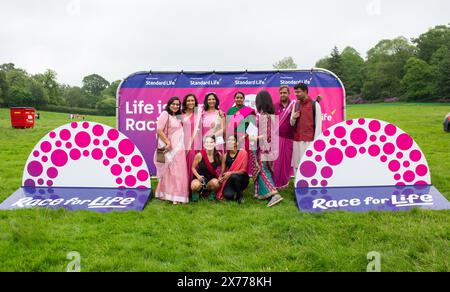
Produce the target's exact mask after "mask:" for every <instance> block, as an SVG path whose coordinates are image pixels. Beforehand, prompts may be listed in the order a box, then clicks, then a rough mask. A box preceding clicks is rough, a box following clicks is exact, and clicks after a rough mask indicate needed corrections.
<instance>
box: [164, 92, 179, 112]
mask: <svg viewBox="0 0 450 292" xmlns="http://www.w3.org/2000/svg"><path fill="white" fill-rule="evenodd" d="M177 100H178V101H179V102H180V108H179V109H178V111H177V112H176V113H174V112H172V110H171V109H170V106H171V105H172V103H174V102H175V101H177ZM166 111H167V112H168V113H169V115H171V116H179V115H181V100H180V98H179V97H177V96H174V97H172V98H171V99H169V101H168V102H167V105H166Z"/></svg>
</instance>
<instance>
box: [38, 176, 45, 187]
mask: <svg viewBox="0 0 450 292" xmlns="http://www.w3.org/2000/svg"><path fill="white" fill-rule="evenodd" d="M37 182H38V185H40V186H42V185H43V184H44V180H43V179H42V178H40V179H38V181H37Z"/></svg>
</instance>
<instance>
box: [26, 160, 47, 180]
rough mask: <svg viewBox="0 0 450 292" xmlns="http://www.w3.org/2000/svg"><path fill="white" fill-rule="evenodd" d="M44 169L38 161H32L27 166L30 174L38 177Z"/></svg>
mask: <svg viewBox="0 0 450 292" xmlns="http://www.w3.org/2000/svg"><path fill="white" fill-rule="evenodd" d="M43 170H44V168H43V166H42V164H41V163H40V162H39V161H32V162H30V163H29V164H28V166H27V171H28V173H29V174H30V175H31V176H34V177H38V176H40V175H41V174H42V171H43Z"/></svg>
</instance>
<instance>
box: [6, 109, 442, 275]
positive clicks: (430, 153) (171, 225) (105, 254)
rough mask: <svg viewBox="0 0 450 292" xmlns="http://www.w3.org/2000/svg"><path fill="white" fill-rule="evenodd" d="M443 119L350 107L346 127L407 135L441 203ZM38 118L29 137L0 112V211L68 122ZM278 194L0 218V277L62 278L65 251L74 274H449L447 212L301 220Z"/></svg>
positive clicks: (430, 112) (434, 113)
mask: <svg viewBox="0 0 450 292" xmlns="http://www.w3.org/2000/svg"><path fill="white" fill-rule="evenodd" d="M448 112H450V104H441V105H439V104H377V105H358V106H349V107H348V118H356V117H366V118H378V119H381V120H385V121H388V122H391V123H394V124H396V125H398V126H399V127H400V128H402V129H403V130H405V131H406V132H408V133H409V134H411V135H412V136H413V137H414V139H415V140H416V142H417V143H418V144H419V146H420V147H421V148H422V150H423V151H424V152H425V154H426V156H427V159H428V163H429V165H430V168H431V172H432V180H433V184H434V185H435V186H436V187H437V188H438V190H440V191H441V192H442V193H443V194H444V195H445V196H446V197H447V198H450V172H449V168H450V155H449V153H448V152H449V151H448V150H449V146H450V134H446V133H444V132H443V131H442V120H443V117H444V115H445V114H446V113H448ZM41 116H42V119H41V120H40V121H38V122H37V126H36V128H35V129H28V130H13V129H11V128H10V124H9V111H8V110H7V109H0V166H1V167H0V182H1V183H0V201H3V200H4V199H6V198H7V197H8V196H9V195H11V194H12V193H13V192H14V191H15V190H16V189H17V188H18V187H19V186H20V184H21V177H22V171H23V167H24V164H25V162H26V160H27V158H28V155H29V153H30V151H31V150H32V149H33V147H34V145H35V144H36V143H37V142H38V141H39V140H40V139H41V138H42V137H43V136H44V135H45V134H46V133H47V132H49V131H50V130H52V129H54V128H56V127H58V126H60V125H62V124H65V123H68V122H69V119H68V115H67V114H57V113H49V112H42V115H41ZM94 120H95V121H97V122H102V123H105V124H107V125H110V126H114V125H115V120H114V118H113V117H111V118H109V117H95V118H94ZM153 186H154V187H155V186H156V185H155V182H153ZM251 188H252V186H250V189H251ZM282 194H283V196H284V197H285V198H286V200H285V201H284V202H283V203H281V204H280V205H278V206H276V207H274V208H267V207H266V206H265V204H264V202H258V201H256V200H254V199H252V198H250V197H251V194H250V192H247V193H246V197H247V201H246V203H245V204H244V205H242V206H238V205H236V204H235V203H230V202H223V203H209V202H200V203H198V204H189V205H179V206H173V205H171V204H169V203H165V202H160V201H156V200H153V201H151V202H150V203H149V204H148V206H147V207H146V209H145V210H144V211H143V212H141V213H136V212H127V213H109V214H97V213H91V212H86V211H78V212H67V211H65V210H47V209H31V210H19V211H2V212H0V271H64V270H65V269H66V266H67V264H68V263H69V260H67V259H66V256H67V254H68V253H69V252H70V251H77V252H79V253H80V254H81V270H82V271H365V270H366V266H367V263H368V261H367V260H366V257H367V253H368V252H370V251H378V252H379V253H381V256H382V259H381V263H382V271H450V261H449V259H450V249H449V247H450V228H449V220H450V212H449V211H422V210H413V211H409V212H399V213H376V212H371V213H344V212H331V213H322V214H309V213H300V212H299V211H298V210H297V208H296V206H295V205H294V199H293V189H292V188H291V189H289V190H287V191H284V192H282Z"/></svg>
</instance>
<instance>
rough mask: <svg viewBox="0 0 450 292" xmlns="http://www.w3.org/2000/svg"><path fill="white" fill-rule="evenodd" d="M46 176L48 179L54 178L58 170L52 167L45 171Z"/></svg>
mask: <svg viewBox="0 0 450 292" xmlns="http://www.w3.org/2000/svg"><path fill="white" fill-rule="evenodd" d="M47 176H48V177H49V178H56V177H57V176H58V170H57V169H56V168H54V167H50V168H49V169H47Z"/></svg>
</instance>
